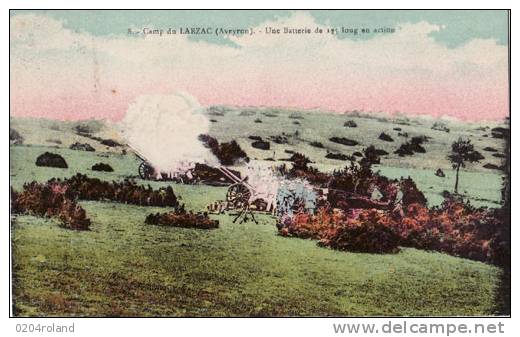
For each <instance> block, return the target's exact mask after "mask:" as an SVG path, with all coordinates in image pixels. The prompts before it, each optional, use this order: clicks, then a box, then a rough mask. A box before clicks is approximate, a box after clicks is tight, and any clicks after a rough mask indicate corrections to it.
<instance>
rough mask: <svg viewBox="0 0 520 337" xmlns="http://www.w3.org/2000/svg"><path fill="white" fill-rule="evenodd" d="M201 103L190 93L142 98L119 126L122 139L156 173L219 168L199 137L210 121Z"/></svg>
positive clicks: (133, 105)
mask: <svg viewBox="0 0 520 337" xmlns="http://www.w3.org/2000/svg"><path fill="white" fill-rule="evenodd" d="M201 110H202V107H201V106H200V104H199V103H198V101H197V99H196V98H194V97H192V96H190V95H189V94H187V93H183V92H177V93H174V94H171V95H141V96H139V97H137V99H136V100H135V101H134V102H132V103H131V104H130V105H129V107H128V110H127V111H126V115H125V117H124V118H123V119H122V120H121V122H120V123H119V130H120V132H121V134H122V136H123V137H124V138H125V139H126V141H127V142H128V145H130V146H131V147H132V148H133V149H134V150H135V151H136V152H137V153H138V154H139V155H141V156H143V157H144V159H146V160H147V161H149V162H150V163H151V164H152V165H153V167H154V168H155V169H156V171H159V172H165V173H172V174H175V173H182V172H184V171H186V170H188V169H190V168H192V167H193V166H194V164H195V163H205V164H208V165H213V166H215V165H218V160H217V158H216V157H215V156H214V155H213V154H212V153H211V152H210V150H209V149H207V148H206V147H204V146H203V145H202V143H201V142H200V141H199V140H198V136H199V135H200V134H203V133H207V132H208V130H209V121H208V119H207V118H206V116H205V115H203V114H202V113H201Z"/></svg>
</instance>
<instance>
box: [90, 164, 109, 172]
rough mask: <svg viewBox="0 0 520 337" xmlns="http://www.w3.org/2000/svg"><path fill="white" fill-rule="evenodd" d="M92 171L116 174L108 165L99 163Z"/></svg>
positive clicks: (93, 166)
mask: <svg viewBox="0 0 520 337" xmlns="http://www.w3.org/2000/svg"><path fill="white" fill-rule="evenodd" d="M92 171H102V172H114V169H113V168H112V166H110V165H108V164H105V163H97V164H94V165H92Z"/></svg>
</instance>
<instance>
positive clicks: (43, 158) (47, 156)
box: [36, 152, 69, 168]
mask: <svg viewBox="0 0 520 337" xmlns="http://www.w3.org/2000/svg"><path fill="white" fill-rule="evenodd" d="M36 166H46V167H57V168H68V167H69V166H68V165H67V162H66V161H65V159H64V158H63V157H62V156H60V155H59V154H56V153H51V152H45V153H43V154H41V155H39V156H38V158H36Z"/></svg>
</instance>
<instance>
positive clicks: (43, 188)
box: [11, 182, 90, 230]
mask: <svg viewBox="0 0 520 337" xmlns="http://www.w3.org/2000/svg"><path fill="white" fill-rule="evenodd" d="M11 212H12V213H14V214H29V215H35V216H43V217H53V218H57V219H59V220H60V226H62V227H64V228H68V229H75V230H88V229H89V227H90V219H89V218H87V216H86V212H85V210H84V209H83V208H82V207H81V206H80V205H78V204H77V203H76V201H75V200H74V199H73V198H72V195H71V194H70V193H68V191H67V189H66V188H62V187H61V186H59V185H56V184H40V183H37V182H32V183H29V184H25V185H24V186H23V190H22V191H21V192H19V193H18V192H16V191H14V190H13V189H12V188H11Z"/></svg>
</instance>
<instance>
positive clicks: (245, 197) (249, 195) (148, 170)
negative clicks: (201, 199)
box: [136, 152, 274, 223]
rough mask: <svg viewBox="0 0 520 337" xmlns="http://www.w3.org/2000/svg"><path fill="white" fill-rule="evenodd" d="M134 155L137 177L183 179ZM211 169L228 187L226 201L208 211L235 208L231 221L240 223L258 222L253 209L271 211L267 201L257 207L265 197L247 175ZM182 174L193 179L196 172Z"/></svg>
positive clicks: (219, 211) (221, 169)
mask: <svg viewBox="0 0 520 337" xmlns="http://www.w3.org/2000/svg"><path fill="white" fill-rule="evenodd" d="M136 155H137V157H138V158H139V159H141V163H140V164H139V167H138V173H139V177H140V178H141V179H144V180H149V179H157V178H159V179H160V180H175V181H181V182H186V181H183V180H182V178H179V177H176V176H171V175H168V174H165V173H159V174H158V172H157V171H156V170H155V169H154V167H153V166H152V165H151V164H150V163H149V162H148V161H147V160H146V159H145V158H144V156H142V155H141V154H139V153H137V152H136ZM212 169H216V170H218V171H219V172H220V173H221V174H222V175H223V176H224V177H225V178H227V181H228V189H227V192H226V201H225V202H220V203H219V202H216V203H214V204H212V205H210V206H208V208H209V209H210V211H213V212H216V213H221V212H223V211H226V210H237V213H236V216H235V218H234V219H233V222H236V221H237V220H239V219H241V221H240V223H243V222H245V221H247V220H248V219H249V216H250V217H251V219H252V220H253V221H254V222H255V223H258V222H257V220H256V219H255V217H254V214H253V212H252V211H253V210H256V211H267V212H269V211H271V210H272V208H273V207H274V203H272V204H270V203H268V202H263V203H262V204H263V205H264V207H263V208H264V209H262V207H258V200H265V199H266V197H268V196H265V195H263V194H262V193H260V192H259V191H258V189H257V188H255V187H254V186H252V185H251V184H250V183H249V182H248V177H247V176H246V177H244V178H240V176H239V175H238V174H239V173H238V172H234V171H232V170H230V169H228V168H227V167H225V166H218V167H215V168H212ZM184 176H187V177H188V180H190V181H191V180H193V179H195V177H196V176H197V174H196V172H192V170H188V171H187V172H186V173H185V174H184ZM229 182H230V183H229Z"/></svg>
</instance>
